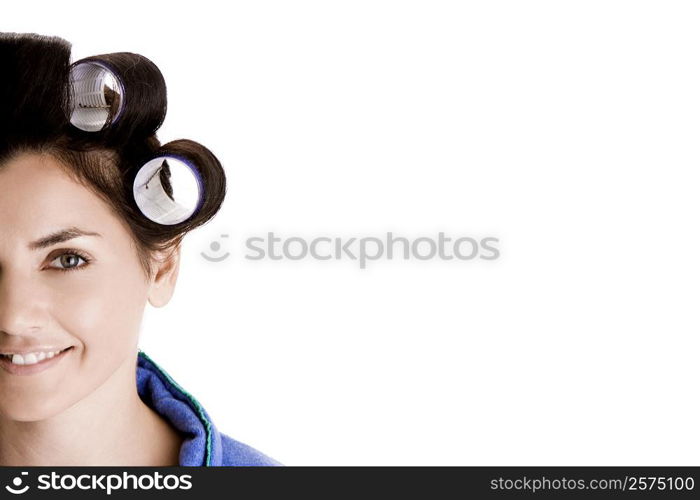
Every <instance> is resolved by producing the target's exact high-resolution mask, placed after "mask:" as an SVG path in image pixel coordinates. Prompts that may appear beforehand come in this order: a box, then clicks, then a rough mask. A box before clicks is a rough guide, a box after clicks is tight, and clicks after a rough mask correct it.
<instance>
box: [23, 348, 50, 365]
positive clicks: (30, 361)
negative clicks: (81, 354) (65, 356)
mask: <svg viewBox="0 0 700 500" xmlns="http://www.w3.org/2000/svg"><path fill="white" fill-rule="evenodd" d="M60 352H61V350H58V351H53V352H28V353H27V354H13V355H12V363H14V364H15V365H34V364H36V363H38V362H40V361H43V360H44V359H50V358H53V357H54V356H55V355H57V354H58V353H60Z"/></svg>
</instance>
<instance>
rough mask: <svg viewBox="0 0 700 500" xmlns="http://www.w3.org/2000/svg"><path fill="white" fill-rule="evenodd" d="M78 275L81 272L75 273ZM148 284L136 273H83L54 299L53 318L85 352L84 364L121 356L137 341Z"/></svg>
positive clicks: (95, 271) (98, 271) (101, 270)
mask: <svg viewBox="0 0 700 500" xmlns="http://www.w3.org/2000/svg"><path fill="white" fill-rule="evenodd" d="M77 272H80V271H76V273H77ZM146 295H147V285H146V283H145V282H144V281H143V280H142V279H141V278H140V275H139V274H138V273H136V272H133V271H131V272H118V271H117V270H114V269H99V270H97V269H95V270H89V271H85V272H83V274H82V276H80V279H75V280H73V281H71V283H70V286H67V287H63V288H62V290H61V293H60V294H58V295H57V296H56V300H55V301H53V302H54V308H53V312H52V316H53V317H54V319H55V320H56V321H57V322H58V323H59V324H60V327H61V329H62V330H63V331H65V332H66V333H68V334H69V335H71V336H73V337H75V338H76V339H77V342H78V343H79V344H81V345H80V346H79V347H80V348H81V349H84V356H85V361H88V360H89V359H90V358H92V359H93V360H94V357H95V356H99V357H100V358H101V359H102V360H103V362H104V361H106V359H109V358H113V357H114V356H115V355H124V354H126V353H127V352H129V351H130V350H131V349H132V347H134V346H135V345H136V343H137V342H138V333H139V327H140V324H141V319H142V317H143V310H144V307H145V304H146Z"/></svg>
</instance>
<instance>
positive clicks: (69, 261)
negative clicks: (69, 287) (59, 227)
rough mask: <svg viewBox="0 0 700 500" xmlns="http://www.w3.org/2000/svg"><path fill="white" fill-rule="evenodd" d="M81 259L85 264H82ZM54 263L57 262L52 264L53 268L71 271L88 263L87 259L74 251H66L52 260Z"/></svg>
mask: <svg viewBox="0 0 700 500" xmlns="http://www.w3.org/2000/svg"><path fill="white" fill-rule="evenodd" d="M80 261H83V262H84V264H81V263H80ZM54 263H56V265H52V266H51V267H52V268H54V269H58V270H59V271H70V270H71V269H76V268H78V267H82V266H84V265H85V264H87V259H85V258H84V257H82V256H80V255H77V254H74V253H64V254H62V255H59V256H58V257H56V258H55V259H54V260H53V261H52V262H51V264H54Z"/></svg>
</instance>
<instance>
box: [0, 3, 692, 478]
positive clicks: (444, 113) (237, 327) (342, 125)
mask: <svg viewBox="0 0 700 500" xmlns="http://www.w3.org/2000/svg"><path fill="white" fill-rule="evenodd" d="M699 14H700V10H699V7H698V4H697V3H695V2H677V1H664V2H661V1H655V2H649V1H610V0H608V1H585V2H584V1H577V2H571V1H569V2H561V1H528V2H524V1H495V2H446V1H405V0H404V1H376V0H375V1H357V0H355V1H343V2H338V1H315V2H310V1H303V2H299V1H275V2H271V1H259V0H258V1H254V2H253V1H249V2H213V1H202V0H198V1H196V2H192V1H189V2H177V1H168V2H145V1H139V2H125V1H120V2H107V3H106V2H95V1H94V0H93V1H89V2H53V3H50V2H46V3H41V2H22V3H20V2H12V3H9V4H7V5H5V6H4V7H3V13H2V19H1V20H0V29H1V30H2V31H24V32H36V33H41V34H45V35H57V36H61V37H63V38H65V39H67V40H69V41H71V42H72V43H73V56H74V59H78V58H81V57H86V56H90V55H95V54H100V53H105V52H118V51H129V52H137V53H141V54H143V55H145V56H147V57H148V58H150V59H152V60H153V61H154V62H155V63H156V64H157V65H158V66H159V67H160V69H161V71H162V72H163V74H164V75H165V79H166V82H167V84H168V96H169V107H168V116H167V117H166V120H165V125H164V126H163V127H162V128H161V130H160V132H159V138H160V139H161V140H162V141H163V142H167V141H170V140H174V139H178V138H183V137H184V138H189V139H193V140H197V141H199V142H201V143H203V144H204V145H206V146H207V147H209V148H210V149H212V150H213V151H214V152H215V153H216V154H217V156H218V157H219V158H220V159H221V161H222V163H223V164H224V165H225V168H226V171H227V174H228V180H229V189H228V198H227V200H226V202H225V204H224V206H223V208H222V211H221V212H220V213H219V215H218V216H217V217H216V218H215V219H214V220H212V221H211V222H210V223H209V224H208V225H206V226H204V227H202V228H200V229H198V230H197V231H195V232H193V233H191V234H190V235H189V236H188V237H187V238H186V243H185V246H184V255H183V261H182V265H181V275H180V279H179V282H178V289H177V291H176V294H175V296H174V298H173V300H172V302H171V303H170V304H169V305H168V306H167V307H166V308H164V309H151V308H149V309H148V311H147V316H146V318H145V322H144V325H143V337H142V348H143V349H144V350H145V351H146V352H147V353H149V354H150V355H151V356H152V357H153V358H154V359H155V360H156V361H157V362H159V364H161V366H163V367H164V368H165V369H166V371H168V372H169V373H170V374H171V375H172V376H173V377H174V378H175V379H176V380H177V381H178V382H179V383H180V384H181V385H182V386H184V387H185V388H186V389H188V390H189V391H190V392H191V393H193V394H194V395H195V397H197V398H198V399H199V400H200V402H201V403H202V404H203V406H204V407H205V408H206V409H207V410H208V411H209V413H210V414H211V415H212V416H213V418H214V421H215V423H216V425H217V426H218V427H219V428H220V430H221V431H223V432H225V433H226V434H229V435H231V436H232V437H234V438H236V439H239V440H241V441H243V442H246V443H248V444H250V445H252V446H254V447H255V448H257V449H259V450H261V451H263V452H264V453H266V454H268V455H270V456H272V457H274V458H276V459H277V460H280V461H281V462H283V463H285V464H287V465H314V464H315V465H340V464H347V465H392V464H394V465H622V464H626V465H679V464H686V465H698V464H699V463H700V460H698V449H700V426H698V421H699V419H700V403H699V402H698V392H697V388H698V380H699V379H698V375H699V373H698V371H699V368H698V361H697V360H698V348H699V347H700V341H699V340H698V331H699V328H698V327H699V326H700V325H699V323H700V320H699V319H698V314H697V311H698V303H699V301H700V230H699V229H698V215H699V214H700V197H698V195H697V193H698V181H699V180H700V179H699V178H698V173H697V172H698V161H699V159H700V148H699V147H698V146H699V142H698V137H699V134H700V91H699V89H700V70H699V68H700V65H699V61H700V57H699V50H698V47H700V30H698V25H699V21H700V19H699ZM268 231H275V233H276V234H278V235H279V236H282V237H290V236H304V237H307V238H313V237H316V236H330V237H342V238H350V237H362V236H378V237H382V236H384V235H385V234H386V232H387V231H392V232H394V233H395V234H396V235H401V236H405V237H410V238H415V237H418V236H431V237H434V238H436V237H437V233H438V232H439V231H444V232H445V233H446V234H447V235H448V236H452V237H459V236H470V235H479V236H495V237H498V238H499V240H500V243H499V248H500V250H501V257H500V258H499V259H498V260H496V261H493V262H486V261H479V260H475V261H467V262H462V261H457V262H455V261H449V262H448V261H441V260H432V261H425V262H423V261H417V260H409V261H403V260H400V259H394V260H392V261H388V260H383V261H377V262H374V263H370V265H369V266H368V268H367V269H364V270H361V269H359V266H358V265H357V263H356V262H352V261H349V260H340V261H336V260H332V261H312V260H302V261H271V260H265V261H250V260H246V259H245V258H244V254H245V253H246V249H245V244H244V242H245V239H246V238H248V237H251V236H264V235H265V234H266V233H267V232H268ZM221 234H229V235H230V236H229V238H228V241H227V240H224V239H222V238H220V235H221ZM215 240H218V241H220V242H222V243H224V248H223V249H222V251H223V250H227V251H230V252H232V256H231V257H230V258H228V259H227V260H225V261H223V262H221V263H211V262H207V261H206V260H204V259H203V258H202V257H201V256H200V252H202V251H208V250H209V244H210V243H211V242H212V241H215Z"/></svg>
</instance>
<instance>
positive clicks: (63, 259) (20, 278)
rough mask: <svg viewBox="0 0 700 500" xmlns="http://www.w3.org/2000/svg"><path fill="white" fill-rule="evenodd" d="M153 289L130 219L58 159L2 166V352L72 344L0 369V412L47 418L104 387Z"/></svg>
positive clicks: (131, 347) (132, 347) (127, 349)
mask: <svg viewBox="0 0 700 500" xmlns="http://www.w3.org/2000/svg"><path fill="white" fill-rule="evenodd" d="M63 231H68V233H63V238H69V239H66V240H65V241H59V240H61V239H63V238H61V237H58V238H54V239H51V238H49V237H51V236H54V235H60V234H61V232H63ZM80 232H83V233H90V234H86V235H80V234H79V233H80ZM148 288H149V283H148V281H147V279H146V276H145V274H144V272H143V270H142V268H141V266H140V263H139V259H138V254H137V252H136V248H135V246H134V243H133V240H132V238H131V236H130V233H129V231H128V229H127V227H126V225H125V224H124V223H123V222H122V221H121V220H120V219H118V218H117V216H116V215H114V214H113V212H112V211H111V209H110V208H109V206H108V205H107V204H106V203H105V202H104V201H102V199H100V198H99V197H98V196H97V195H95V194H94V193H93V192H92V191H90V190H89V189H88V188H86V187H85V186H83V185H81V184H78V183H76V182H75V181H73V180H72V179H71V178H70V177H69V176H68V175H67V174H66V173H65V172H64V171H63V170H62V169H61V167H60V166H59V164H58V163H57V161H56V160H54V159H53V158H51V157H48V156H40V155H36V154H23V155H21V156H18V157H16V158H15V159H12V160H10V161H9V162H6V163H4V164H2V165H0V353H16V352H26V351H48V350H51V349H53V348H55V349H65V348H67V347H71V346H72V349H70V350H68V351H67V352H65V353H64V354H62V355H61V356H60V359H58V360H50V361H53V362H52V363H51V364H50V366H48V368H46V369H44V370H42V371H39V372H36V373H32V374H16V373H11V372H10V371H8V370H7V369H4V368H3V369H0V414H1V415H2V416H3V417H4V418H10V419H12V420H18V421H35V420H42V419H45V418H48V417H51V416H53V415H56V414H57V413H59V412H61V411H63V410H65V409H67V408H69V407H70V406H72V405H73V404H75V403H76V402H78V401H80V400H81V399H83V398H85V397H86V396H88V395H90V394H91V393H92V392H93V391H95V390H96V389H97V388H99V387H100V386H102V384H103V383H105V382H106V381H107V380H108V379H109V378H110V376H111V375H112V374H114V373H115V372H116V370H117V369H118V368H120V367H122V366H123V364H124V363H129V362H130V361H131V360H132V359H133V355H134V353H135V352H136V347H137V344H138V335H139V327H140V323H141V319H142V315H143V309H144V307H145V303H146V300H147V297H148ZM29 360H30V361H33V359H31V358H30V359H29ZM2 365H3V366H5V363H2ZM47 365H48V364H47ZM24 366H27V365H24ZM37 366H38V365H37Z"/></svg>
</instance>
